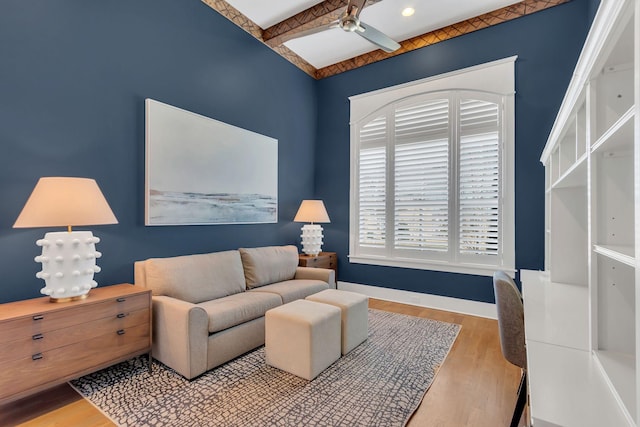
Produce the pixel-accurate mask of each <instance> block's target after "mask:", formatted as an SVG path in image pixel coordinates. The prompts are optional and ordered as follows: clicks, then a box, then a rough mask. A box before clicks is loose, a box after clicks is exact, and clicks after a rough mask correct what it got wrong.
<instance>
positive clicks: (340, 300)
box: [306, 289, 369, 354]
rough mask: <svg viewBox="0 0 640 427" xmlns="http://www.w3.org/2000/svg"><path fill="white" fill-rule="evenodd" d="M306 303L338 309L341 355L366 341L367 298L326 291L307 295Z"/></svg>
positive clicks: (367, 320)
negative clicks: (312, 302)
mask: <svg viewBox="0 0 640 427" xmlns="http://www.w3.org/2000/svg"><path fill="white" fill-rule="evenodd" d="M306 299H307V300H308V301H315V302H320V303H323V304H330V305H333V306H336V307H338V308H340V311H341V332H342V354H347V353H348V352H350V351H351V350H353V349H354V348H356V347H357V346H358V345H359V344H360V343H362V342H364V341H365V340H366V339H367V334H368V333H369V297H367V296H366V295H362V294H358V293H356V292H349V291H340V290H337V289H327V290H325V291H322V292H318V293H317V294H313V295H309V296H308V297H307V298H306Z"/></svg>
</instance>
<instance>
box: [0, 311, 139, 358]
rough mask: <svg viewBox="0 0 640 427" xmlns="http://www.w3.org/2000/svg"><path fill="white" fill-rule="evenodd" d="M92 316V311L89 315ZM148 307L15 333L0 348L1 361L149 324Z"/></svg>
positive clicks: (29, 355)
mask: <svg viewBox="0 0 640 427" xmlns="http://www.w3.org/2000/svg"><path fill="white" fill-rule="evenodd" d="M86 316H87V318H90V316H91V313H87V314H86ZM149 319H150V310H149V309H148V308H145V309H141V310H136V311H126V310H122V311H120V312H119V313H118V314H116V315H114V316H110V317H105V318H102V319H96V320H92V321H89V322H85V323H81V324H78V325H74V326H71V327H68V328H62V329H55V330H52V331H45V332H40V333H37V334H33V335H24V336H14V337H13V340H12V341H9V342H8V343H3V345H2V347H0V364H2V363H5V362H8V361H11V360H15V359H21V358H26V357H31V355H33V354H36V353H44V352H46V351H49V350H52V349H54V348H58V347H64V346H67V345H70V344H74V343H77V342H80V341H83V340H85V339H86V338H87V337H91V336H96V335H105V334H108V333H109V332H115V331H117V330H119V329H127V328H130V327H132V326H136V325H141V324H145V323H147V324H148V323H149V321H150V320H149Z"/></svg>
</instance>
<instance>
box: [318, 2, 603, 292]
mask: <svg viewBox="0 0 640 427" xmlns="http://www.w3.org/2000/svg"><path fill="white" fill-rule="evenodd" d="M593 5H594V2H593V0H574V1H571V2H569V3H566V4H563V5H560V6H557V7H553V8H550V9H547V10H545V11H542V12H539V13H535V14H532V15H529V16H525V17H523V18H519V19H516V20H513V21H509V22H506V23H503V24H500V25H497V26H494V27H491V28H487V29H484V30H481V31H477V32H474V33H472V34H468V35H465V36H461V37H457V38H454V39H451V40H448V41H445V42H442V43H438V44H435V45H433V46H429V47H426V48H423V49H419V50H416V51H413V52H410V53H407V54H404V55H400V56H397V57H394V58H390V59H387V60H385V61H381V62H378V63H375V64H371V65H368V66H366V67H362V68H359V69H356V70H353V71H349V72H347V73H343V74H339V75H337V76H334V77H331V78H328V79H325V80H322V81H320V82H319V83H318V111H319V118H318V139H317V145H316V165H317V168H316V179H315V182H316V191H315V192H316V195H317V196H318V197H319V198H322V199H324V201H325V203H326V206H327V210H328V211H329V215H330V216H331V224H327V226H325V227H324V228H325V233H324V234H325V239H324V241H325V248H327V250H329V249H331V250H335V251H337V252H338V253H339V268H340V270H339V271H340V280H343V281H347V282H354V283H361V284H368V285H377V286H382V287H389V288H395V289H403V290H409V291H415V292H424V293H430V294H436V295H444V296H450V297H457V298H464V299H472V300H476V301H486V302H493V287H492V283H491V279H490V278H489V277H482V276H472V275H462V274H447V273H439V272H432V271H422V270H410V269H401V268H390V267H378V266H369V265H362V264H349V261H348V258H347V254H348V251H349V227H348V225H349V209H348V206H349V101H348V99H347V98H348V97H349V96H351V95H356V94H360V93H365V92H369V91H372V90H376V89H380V88H384V87H388V86H393V85H396V84H400V83H405V82H409V81H413V80H417V79H421V78H425V77H429V76H434V75H437V74H441V73H445V72H448V71H453V70H457V69H460V68H465V67H469V66H473V65H476V64H481V63H484V62H489V61H493V60H497V59H500V58H505V57H509V56H513V55H518V59H517V61H516V267H517V268H519V269H522V268H524V269H542V268H543V267H544V169H543V167H542V165H541V164H540V162H539V158H540V154H541V153H542V149H543V147H544V144H545V142H546V138H547V136H548V134H549V131H550V130H551V126H552V125H553V121H554V119H555V115H556V114H557V112H558V108H559V106H560V103H561V102H562V98H563V96H564V92H565V90H566V88H567V85H568V83H569V80H570V79H571V74H572V72H573V68H574V67H575V64H576V61H577V59H578V56H579V53H580V50H581V48H582V44H583V43H584V40H585V37H586V34H587V31H588V26H589V24H590V21H591V19H592V17H593V16H592V13H591V11H592V9H593Z"/></svg>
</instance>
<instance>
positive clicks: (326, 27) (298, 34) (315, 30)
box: [282, 21, 340, 43]
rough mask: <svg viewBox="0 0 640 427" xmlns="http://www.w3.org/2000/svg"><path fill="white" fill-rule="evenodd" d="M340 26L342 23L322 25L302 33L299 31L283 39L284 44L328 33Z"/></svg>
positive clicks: (335, 22) (334, 22)
mask: <svg viewBox="0 0 640 427" xmlns="http://www.w3.org/2000/svg"><path fill="white" fill-rule="evenodd" d="M339 26H340V21H333V22H330V23H328V24H324V25H320V26H318V27H312V28H308V29H306V30H302V31H298V32H296V33H293V34H290V35H287V36H285V37H283V39H282V43H284V42H286V41H289V40H293V39H297V38H300V37H305V36H310V35H312V34H316V33H320V32H322V31H326V30H329V29H331V28H338V27H339Z"/></svg>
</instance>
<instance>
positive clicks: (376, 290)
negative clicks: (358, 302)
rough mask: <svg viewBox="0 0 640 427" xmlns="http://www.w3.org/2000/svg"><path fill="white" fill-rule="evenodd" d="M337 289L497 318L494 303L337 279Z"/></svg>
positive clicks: (421, 305)
mask: <svg viewBox="0 0 640 427" xmlns="http://www.w3.org/2000/svg"><path fill="white" fill-rule="evenodd" d="M337 285H338V289H342V290H344V291H352V292H358V293H361V294H363V295H367V296H369V297H371V298H377V299H382V300H386V301H393V302H400V303H404V304H411V305H417V306H419V307H427V308H434V309H437V310H445V311H453V312H455V313H462V314H469V315H472V316H479V317H487V318H489V319H497V318H498V312H497V310H496V305H495V304H489V303H486V302H478V301H470V300H466V299H459V298H451V297H442V296H439V295H431V294H422V293H419V292H411V291H401V290H398V289H389V288H380V287H378V286H370V285H359V284H357V283H349V282H341V281H338V284H337Z"/></svg>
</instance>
